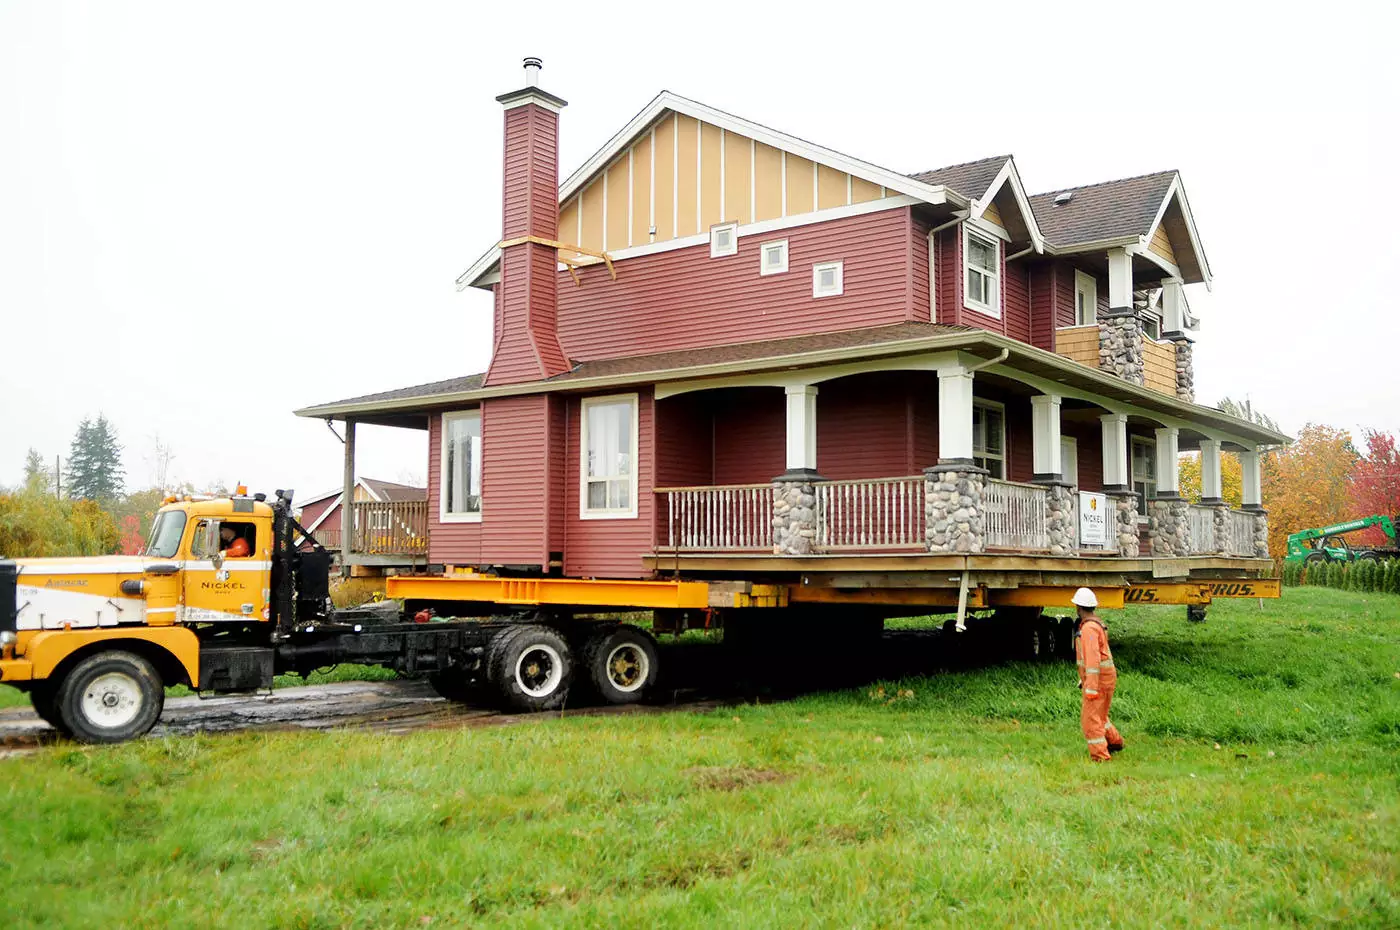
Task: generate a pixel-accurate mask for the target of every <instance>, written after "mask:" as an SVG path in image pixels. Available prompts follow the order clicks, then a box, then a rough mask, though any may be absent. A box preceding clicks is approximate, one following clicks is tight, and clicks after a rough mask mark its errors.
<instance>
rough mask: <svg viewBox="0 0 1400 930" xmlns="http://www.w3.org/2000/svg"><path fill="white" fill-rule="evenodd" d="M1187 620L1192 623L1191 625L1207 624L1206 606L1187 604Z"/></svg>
mask: <svg viewBox="0 0 1400 930" xmlns="http://www.w3.org/2000/svg"><path fill="white" fill-rule="evenodd" d="M1186 619H1187V621H1188V622H1190V623H1205V622H1206V605H1204V604H1187V605H1186Z"/></svg>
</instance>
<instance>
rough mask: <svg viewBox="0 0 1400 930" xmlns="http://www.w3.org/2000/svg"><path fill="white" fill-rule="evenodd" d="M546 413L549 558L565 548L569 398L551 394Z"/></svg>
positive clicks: (567, 530)
mask: <svg viewBox="0 0 1400 930" xmlns="http://www.w3.org/2000/svg"><path fill="white" fill-rule="evenodd" d="M546 417H547V420H548V423H549V436H548V439H547V440H546V446H547V448H548V449H549V464H548V468H547V470H548V473H549V481H548V483H547V484H546V485H545V488H546V496H545V512H546V520H547V525H546V529H545V532H546V539H547V541H548V550H549V554H550V558H551V559H553V558H554V557H555V553H559V554H562V553H563V552H564V551H566V550H567V548H568V538H569V524H568V520H567V519H566V518H565V514H566V513H567V510H566V507H567V506H568V501H567V495H566V494H565V492H564V486H565V484H566V483H567V482H568V480H569V469H568V458H567V456H568V448H569V402H568V399H567V398H565V397H563V396H561V395H558V394H551V395H549V398H548V403H547V410H546Z"/></svg>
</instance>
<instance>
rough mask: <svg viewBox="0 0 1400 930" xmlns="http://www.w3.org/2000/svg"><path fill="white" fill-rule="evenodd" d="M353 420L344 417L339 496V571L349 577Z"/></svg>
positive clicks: (352, 532)
mask: <svg viewBox="0 0 1400 930" xmlns="http://www.w3.org/2000/svg"><path fill="white" fill-rule="evenodd" d="M355 426H356V423H355V420H354V419H353V418H351V417H346V418H345V476H344V479H345V483H344V489H343V491H342V492H341V497H340V573H341V574H342V575H343V576H344V577H346V578H348V577H350V551H351V547H352V545H353V544H354V538H355Z"/></svg>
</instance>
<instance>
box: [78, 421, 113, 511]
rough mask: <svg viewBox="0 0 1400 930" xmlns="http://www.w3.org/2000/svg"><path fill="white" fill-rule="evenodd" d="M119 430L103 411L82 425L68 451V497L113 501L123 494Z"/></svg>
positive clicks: (79, 425)
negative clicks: (115, 428) (118, 440)
mask: <svg viewBox="0 0 1400 930" xmlns="http://www.w3.org/2000/svg"><path fill="white" fill-rule="evenodd" d="M121 456H122V447H121V444H120V443H118V442H117V432H116V430H114V429H113V428H112V425H111V424H110V423H108V422H107V418H106V417H105V416H103V415H102V414H98V415H97V420H96V421H93V420H90V419H88V418H87V417H84V418H83V422H82V423H80V424H78V432H77V434H76V435H75V436H74V437H73V446H72V449H71V451H70V452H69V453H68V496H69V497H70V498H72V499H73V500H92V501H99V502H104V503H105V502H110V501H113V500H115V499H116V498H118V497H120V496H121V493H122V489H123V486H124V484H125V479H126V471H125V469H123V468H122V458H121Z"/></svg>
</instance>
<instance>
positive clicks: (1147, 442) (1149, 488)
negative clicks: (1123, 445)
mask: <svg viewBox="0 0 1400 930" xmlns="http://www.w3.org/2000/svg"><path fill="white" fill-rule="evenodd" d="M1132 471H1133V475H1132V481H1133V490H1134V491H1135V492H1137V496H1138V513H1139V514H1146V513H1147V501H1149V500H1151V499H1152V498H1154V497H1156V496H1157V443H1156V442H1154V441H1153V440H1151V439H1143V438H1142V437H1139V436H1134V437H1133V438H1132Z"/></svg>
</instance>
